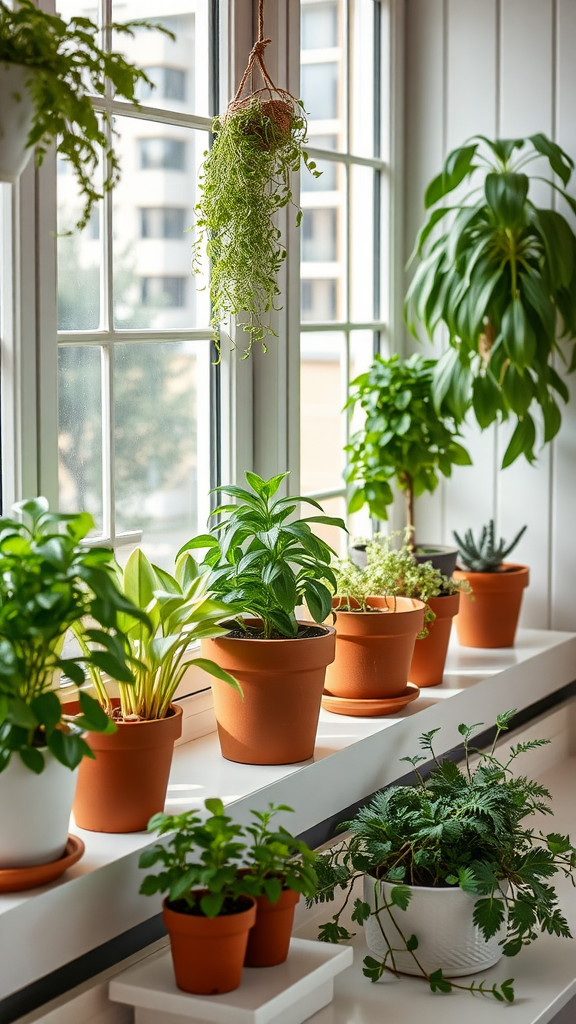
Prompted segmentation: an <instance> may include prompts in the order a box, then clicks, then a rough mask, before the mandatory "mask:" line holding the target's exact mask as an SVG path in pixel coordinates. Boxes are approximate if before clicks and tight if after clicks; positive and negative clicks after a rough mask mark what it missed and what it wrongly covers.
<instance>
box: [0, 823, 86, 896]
mask: <svg viewBox="0 0 576 1024" xmlns="http://www.w3.org/2000/svg"><path fill="white" fill-rule="evenodd" d="M84 850H85V846H84V843H83V842H82V840H81V839H79V838H78V836H73V835H69V836H68V841H67V843H66V848H65V850H64V853H63V854H62V856H61V857H58V860H51V861H50V863H49V864H35V865H34V866H33V867H31V868H0V892H23V890H24V889H36V888H37V887H38V886H39V885H47V884H48V882H53V881H54V880H55V879H56V878H60V875H63V874H64V872H65V871H67V870H68V868H71V867H72V865H73V864H75V863H76V861H77V860H80V857H81V856H82V855H83V853H84Z"/></svg>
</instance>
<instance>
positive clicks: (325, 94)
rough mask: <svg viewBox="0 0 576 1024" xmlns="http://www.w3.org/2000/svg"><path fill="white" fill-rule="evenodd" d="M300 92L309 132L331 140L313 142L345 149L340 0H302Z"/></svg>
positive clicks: (322, 145) (343, 70)
mask: <svg viewBox="0 0 576 1024" xmlns="http://www.w3.org/2000/svg"><path fill="white" fill-rule="evenodd" d="M301 40H302V52H301V81H300V93H301V97H302V100H303V101H304V107H305V109H306V111H307V113H308V130H309V134H310V135H312V136H314V137H318V136H321V137H324V138H325V139H332V138H333V139H334V140H335V146H334V145H332V144H331V143H330V142H326V143H322V142H319V143H312V142H311V145H312V144H314V145H319V146H320V147H321V148H325V149H333V148H336V149H344V148H345V138H346V136H345V132H346V118H345V112H346V73H345V50H346V47H345V5H344V3H343V2H342V0H326V2H321V3H318V2H315V0H303V2H302V20H301Z"/></svg>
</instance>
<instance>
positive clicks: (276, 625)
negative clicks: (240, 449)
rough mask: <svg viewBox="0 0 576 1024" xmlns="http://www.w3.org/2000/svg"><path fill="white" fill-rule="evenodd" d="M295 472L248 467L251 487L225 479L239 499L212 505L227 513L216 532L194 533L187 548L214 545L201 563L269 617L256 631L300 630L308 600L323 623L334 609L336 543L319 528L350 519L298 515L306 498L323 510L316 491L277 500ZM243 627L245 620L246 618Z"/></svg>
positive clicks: (247, 605) (243, 607)
mask: <svg viewBox="0 0 576 1024" xmlns="http://www.w3.org/2000/svg"><path fill="white" fill-rule="evenodd" d="M287 475H288V474H287V473H279V474H278V475H277V476H274V477H271V479H270V480H263V479H262V478H261V477H259V476H257V475H256V473H246V480H247V482H248V484H249V487H250V490H247V489H245V488H242V487H236V486H227V487H217V488H216V491H219V492H220V493H222V494H225V495H229V496H230V497H231V498H234V499H236V500H237V502H238V504H235V505H234V504H226V505H220V506H219V507H218V508H217V509H215V511H214V512H213V513H212V515H213V516H218V517H219V521H218V522H217V523H215V524H214V525H213V526H212V527H211V532H210V533H208V534H201V535H200V536H199V537H195V538H193V539H192V540H190V541H188V543H187V544H185V545H184V546H183V547H182V548H181V550H180V553H179V554H180V555H181V554H182V553H183V552H185V551H190V550H193V549H197V548H207V549H208V550H207V553H206V555H205V557H204V560H203V562H202V565H201V567H200V568H201V571H202V572H204V573H206V574H207V577H208V589H209V590H210V592H211V593H213V594H214V595H215V597H216V598H219V599H221V600H222V601H223V602H224V603H225V604H227V605H228V606H229V607H230V612H231V614H234V615H235V614H239V613H240V612H245V613H248V614H249V615H251V616H255V617H256V618H259V619H261V621H262V628H261V630H259V631H257V633H252V635H261V636H262V637H263V638H266V639H271V638H274V637H296V636H298V635H299V625H298V622H297V620H296V614H295V612H296V608H297V606H298V605H300V604H302V603H303V601H306V603H307V605H308V608H309V611H310V614H311V616H312V618H313V619H314V621H315V622H318V623H321V622H323V621H324V619H325V618H326V617H327V616H328V615H329V614H330V612H331V609H332V594H331V591H330V589H329V588H330V587H332V588H333V590H335V588H336V578H335V576H334V572H333V570H332V569H331V568H330V559H331V557H332V555H333V554H334V552H333V550H332V548H331V547H330V546H329V545H328V544H326V543H325V541H323V540H320V538H319V537H316V536H315V535H314V533H313V532H312V529H311V525H310V524H314V523H322V524H324V525H326V526H336V527H338V528H340V529H342V530H345V529H346V527H345V525H344V523H343V521H342V520H341V519H337V518H333V517H332V516H325V515H319V516H306V517H304V518H303V519H297V520H293V519H292V518H291V517H292V516H293V514H294V512H295V511H296V508H297V505H298V503H300V502H305V503H306V504H308V505H312V506H313V507H314V508H317V509H319V510H320V512H322V507H321V505H319V504H318V502H316V501H313V499H312V498H303V497H294V496H291V497H288V498H278V499H276V500H275V501H273V500H272V499H273V497H274V495H275V494H276V492H277V490H278V488H279V487H280V484H281V483H282V481H283V480H284V479H285V478H286V476H287ZM238 624H239V626H240V627H241V628H245V627H243V623H242V620H241V619H239V622H238Z"/></svg>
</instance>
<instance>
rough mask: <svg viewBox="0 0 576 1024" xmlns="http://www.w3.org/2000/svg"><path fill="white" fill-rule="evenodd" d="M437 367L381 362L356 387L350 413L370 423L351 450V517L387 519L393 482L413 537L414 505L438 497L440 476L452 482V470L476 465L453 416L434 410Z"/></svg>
mask: <svg viewBox="0 0 576 1024" xmlns="http://www.w3.org/2000/svg"><path fill="white" fill-rule="evenodd" d="M435 366H436V360H435V359H425V358H424V357H423V356H421V355H418V354H415V355H412V356H410V358H409V359H406V360H402V359H400V357H399V356H398V355H393V356H391V357H390V358H389V359H383V358H382V357H381V356H376V358H375V360H374V362H373V364H372V366H371V367H370V369H369V370H368V371H367V372H366V373H363V374H361V375H360V376H359V377H356V379H355V380H353V381H352V384H351V388H352V392H351V395H350V398H349V399H348V402H347V403H346V408H352V409H354V408H360V409H361V410H362V412H363V413H364V414H365V420H364V423H363V425H362V426H361V427H360V429H359V430H357V431H356V433H355V434H354V435H353V436H352V438H351V440H350V444H349V445H348V446H347V448H346V451H348V452H349V462H348V469H347V470H346V480H347V483H348V487H349V503H348V511H349V512H357V511H358V510H359V509H361V508H363V506H364V505H367V506H368V509H369V511H370V515H372V516H375V517H376V518H378V519H387V518H388V506H389V505H391V504H392V502H393V501H394V492H393V490H392V487H391V486H390V484H391V482H394V483H395V484H396V487H397V488H398V489H399V490H400V491H401V493H402V494H403V495H404V497H405V499H406V521H407V525H408V527H409V528H410V529H411V530H412V531H413V528H414V499H415V498H417V497H419V496H420V495H421V494H424V493H425V492H426V491H429V492H430V493H432V492H433V491H435V489H436V487H437V486H438V479H439V476H438V475H439V473H441V474H443V476H446V477H449V476H450V474H451V472H452V466H453V465H458V466H469V465H471V459H470V456H469V455H468V452H467V451H466V449H465V448H464V447H463V446H462V445H461V444H460V443H459V441H458V436H459V432H458V428H457V426H456V424H455V421H454V418H453V416H452V414H451V413H449V412H448V413H446V415H439V414H438V410H437V409H435V408H434V402H433V396H432V381H433V374H434V369H435Z"/></svg>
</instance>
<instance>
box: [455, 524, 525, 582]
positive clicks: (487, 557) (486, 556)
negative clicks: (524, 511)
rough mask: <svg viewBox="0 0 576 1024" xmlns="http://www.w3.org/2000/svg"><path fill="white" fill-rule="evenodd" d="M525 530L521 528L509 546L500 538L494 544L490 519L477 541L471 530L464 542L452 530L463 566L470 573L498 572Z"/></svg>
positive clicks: (467, 532) (466, 534)
mask: <svg viewBox="0 0 576 1024" xmlns="http://www.w3.org/2000/svg"><path fill="white" fill-rule="evenodd" d="M526 529H527V527H526V526H523V527H522V529H521V530H520V531H519V532H518V533H517V534H516V536H515V537H514V540H513V541H512V543H511V544H508V545H506V542H505V541H504V540H503V539H502V537H501V538H500V540H499V542H498V544H496V540H495V536H494V520H493V519H491V520H490V522H489V523H488V526H483V527H482V532H481V534H480V537H479V539H478V540H475V538H474V534H473V533H472V530H466V533H465V534H464V540H462V538H461V537H460V535H459V534H458V533H456V530H454V539H455V541H456V543H457V545H458V549H459V553H460V557H461V558H462V561H463V562H464V565H465V566H466V567H467V568H468V569H470V571H471V572H498V569H499V568H500V566H501V565H502V562H503V561H504V559H505V558H506V557H507V556H508V555H509V554H510V552H511V551H513V550H514V548H515V547H516V545H517V543H518V541H519V540H520V538H521V537H522V535H523V534H524V532H525V530H526Z"/></svg>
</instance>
